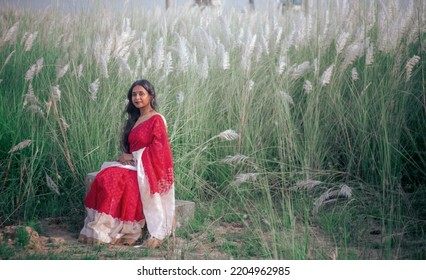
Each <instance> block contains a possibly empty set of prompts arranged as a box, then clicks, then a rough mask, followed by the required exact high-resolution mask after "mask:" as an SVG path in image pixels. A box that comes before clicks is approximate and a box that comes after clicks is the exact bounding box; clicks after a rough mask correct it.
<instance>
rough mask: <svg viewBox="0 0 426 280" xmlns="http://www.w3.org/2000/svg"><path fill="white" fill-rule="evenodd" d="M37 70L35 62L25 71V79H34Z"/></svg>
mask: <svg viewBox="0 0 426 280" xmlns="http://www.w3.org/2000/svg"><path fill="white" fill-rule="evenodd" d="M35 72H36V65H35V64H33V65H31V66H30V68H29V69H28V70H27V72H26V73H25V80H26V81H32V80H33V78H34V75H35Z"/></svg>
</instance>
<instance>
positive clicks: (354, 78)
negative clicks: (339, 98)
mask: <svg viewBox="0 0 426 280" xmlns="http://www.w3.org/2000/svg"><path fill="white" fill-rule="evenodd" d="M351 76H352V81H356V80H358V71H357V70H356V67H354V68H352V70H351Z"/></svg>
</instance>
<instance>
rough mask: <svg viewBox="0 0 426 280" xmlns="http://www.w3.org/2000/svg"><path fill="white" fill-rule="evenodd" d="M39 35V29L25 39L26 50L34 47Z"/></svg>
mask: <svg viewBox="0 0 426 280" xmlns="http://www.w3.org/2000/svg"><path fill="white" fill-rule="evenodd" d="M37 35H38V32H37V31H36V32H34V33H31V34H30V35H28V38H27V40H26V41H25V51H26V52H28V51H30V50H31V48H32V47H33V43H34V41H35V39H36V38H37Z"/></svg>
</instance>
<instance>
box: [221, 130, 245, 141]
mask: <svg viewBox="0 0 426 280" xmlns="http://www.w3.org/2000/svg"><path fill="white" fill-rule="evenodd" d="M218 137H219V138H220V139H222V140H225V141H233V140H237V139H238V138H240V135H239V134H238V133H237V132H235V131H234V130H232V129H227V130H225V131H223V132H221V133H219V135H218Z"/></svg>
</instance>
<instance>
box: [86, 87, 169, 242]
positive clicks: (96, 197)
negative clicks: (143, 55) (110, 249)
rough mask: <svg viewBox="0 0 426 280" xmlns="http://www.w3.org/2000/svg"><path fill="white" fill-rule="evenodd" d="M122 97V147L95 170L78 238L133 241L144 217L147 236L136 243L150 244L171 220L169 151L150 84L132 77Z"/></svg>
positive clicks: (166, 229)
mask: <svg viewBox="0 0 426 280" xmlns="http://www.w3.org/2000/svg"><path fill="white" fill-rule="evenodd" d="M127 98H128V100H129V102H128V104H127V107H126V112H127V114H128V120H127V123H126V125H125V127H124V131H123V134H122V140H121V145H122V150H123V153H122V154H121V156H120V157H119V158H118V160H117V161H115V162H106V163H104V164H103V165H102V167H101V171H100V172H99V173H98V174H97V175H96V178H95V179H94V181H93V183H92V186H91V188H90V191H89V193H88V194H87V196H86V198H85V200H84V203H85V206H86V211H87V217H86V219H85V221H84V227H83V229H82V230H81V232H80V236H79V241H81V242H83V243H111V244H129V245H133V244H135V242H136V241H137V240H138V239H139V238H141V237H142V228H143V227H144V226H145V223H146V225H147V229H148V232H149V235H150V236H149V238H147V239H146V240H145V241H144V243H143V244H142V246H145V247H151V248H153V247H157V246H159V245H160V244H161V243H162V241H163V240H164V238H166V237H167V236H169V235H170V234H171V232H172V230H173V226H174V214H175V198H174V175H173V159H172V153H171V149H170V143H169V140H168V137H167V130H166V123H165V120H164V118H163V116H162V115H160V114H158V113H157V112H156V111H155V110H156V106H157V102H156V95H155V89H154V87H153V85H152V84H151V83H150V82H148V81H147V80H139V81H136V82H134V83H133V84H132V86H131V87H130V89H129V91H128V94H127Z"/></svg>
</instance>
